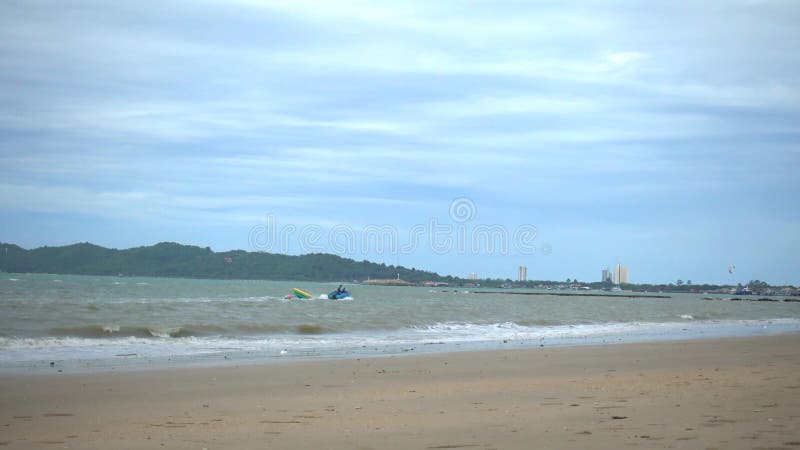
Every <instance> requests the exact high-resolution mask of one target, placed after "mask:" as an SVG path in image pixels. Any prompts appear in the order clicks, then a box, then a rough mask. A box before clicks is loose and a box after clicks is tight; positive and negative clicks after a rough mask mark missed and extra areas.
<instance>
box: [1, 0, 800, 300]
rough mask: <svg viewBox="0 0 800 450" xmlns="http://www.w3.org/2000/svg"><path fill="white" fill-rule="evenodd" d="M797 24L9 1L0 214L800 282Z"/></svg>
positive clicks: (204, 235)
mask: <svg viewBox="0 0 800 450" xmlns="http://www.w3.org/2000/svg"><path fill="white" fill-rule="evenodd" d="M799 23H800V3H798V2H796V1H794V0H787V1H778V0H776V1H769V0H765V1H760V0H729V1H709V2H698V1H694V0H691V1H664V2H641V1H602V2H600V1H597V2H595V1H586V0H578V1H569V0H567V1H558V2H535V1H496V0H492V1H469V2H466V1H460V2H455V1H436V2H432V1H395V2H381V1H329V0H307V1H270V0H240V1H230V0H226V1H219V2H215V1H204V0H196V1H191V2H180V1H173V2H151V1H146V0H145V1H142V0H139V1H135V2H131V1H115V2H108V1H72V0H53V1H38V0H5V1H3V2H2V3H0V105H2V107H1V108H0V241H5V242H13V243H17V244H20V245H22V246H24V247H28V248H30V247H36V246H41V245H62V244H69V243H74V242H81V241H90V242H94V243H97V244H100V245H104V246H109V247H116V248H127V247H131V246H138V245H149V244H153V243H156V242H160V241H177V242H181V243H187V244H196V245H201V246H206V245H208V246H211V247H212V248H213V249H215V250H227V249H233V248H242V249H247V250H266V251H281V252H289V253H295V254H296V253H305V252H308V251H331V252H336V253H339V254H342V255H343V256H347V257H352V258H355V259H359V260H361V259H370V260H376V261H380V262H385V263H387V264H402V265H405V266H409V267H411V266H413V267H417V268H425V269H429V270H435V271H438V272H440V273H447V274H454V275H459V276H466V275H467V274H468V273H470V272H476V273H477V274H478V275H479V276H481V277H489V276H490V277H509V278H514V277H515V276H516V268H517V266H518V265H521V264H523V265H526V266H527V267H528V276H529V278H533V279H556V280H563V279H566V278H568V277H569V278H578V279H579V280H587V281H589V280H599V278H600V271H601V270H602V269H603V268H605V267H611V266H613V265H614V264H616V263H618V262H621V263H623V264H625V265H627V266H628V267H629V268H630V272H631V278H632V281H634V282H670V281H673V282H674V281H675V280H677V279H679V278H680V279H683V280H686V279H691V280H693V281H695V282H733V283H735V282H747V281H748V280H750V279H762V280H767V281H770V282H774V283H783V282H790V283H794V284H800V271H799V270H798V269H800V236H799V232H800V201H798V198H800V176H798V175H799V172H800V53H799V52H798V51H797V49H798V47H799V46H800V27H798V24H799ZM370 233H372V234H370ZM434 234H436V235H435V236H434ZM376 236H377V237H376ZM504 239H505V245H504V243H503V240H504ZM379 240H382V243H383V246H382V248H381V245H379V243H378V241H379ZM393 240H394V241H395V242H396V244H397V245H396V246H395V247H393V246H392V245H391V244H392V241H393ZM490 241H491V242H490ZM492 243H494V245H491V244H492ZM731 264H733V265H735V266H736V270H735V271H734V274H729V273H728V271H727V268H728V266H729V265H731Z"/></svg>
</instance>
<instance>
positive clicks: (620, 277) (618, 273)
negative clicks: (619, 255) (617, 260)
mask: <svg viewBox="0 0 800 450" xmlns="http://www.w3.org/2000/svg"><path fill="white" fill-rule="evenodd" d="M630 282H631V281H630V277H629V276H628V268H627V267H625V266H623V265H621V264H617V265H616V267H614V284H628V283H630Z"/></svg>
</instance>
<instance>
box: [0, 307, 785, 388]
mask: <svg viewBox="0 0 800 450" xmlns="http://www.w3.org/2000/svg"><path fill="white" fill-rule="evenodd" d="M594 327H599V328H597V329H595V328H594ZM504 333H506V334H501V335H498V336H494V337H492V338H490V337H488V336H485V338H484V339H482V340H463V341H462V340H455V341H446V340H445V341H441V340H436V339H433V340H416V339H417V338H415V340H412V341H404V340H402V339H401V340H400V341H396V342H392V340H393V339H398V337H397V336H394V337H386V336H384V337H382V338H379V341H378V342H372V343H366V342H361V341H359V340H358V339H359V338H356V337H351V339H356V341H353V342H350V343H349V344H348V345H345V344H342V345H341V346H333V347H330V346H329V345H321V346H320V345H319V344H317V343H316V341H315V340H314V339H315V338H316V336H315V335H309V336H308V339H309V340H308V341H307V342H306V343H304V344H301V345H294V346H290V347H280V348H279V347H275V346H274V345H270V346H267V347H263V348H250V347H252V346H254V345H255V346H258V345H259V344H257V343H256V342H257V341H255V342H254V341H242V343H240V344H239V345H243V346H244V347H242V348H236V347H230V345H235V344H234V343H232V342H226V346H227V347H228V348H225V346H223V347H222V348H219V349H216V350H211V349H210V348H207V349H206V350H204V351H201V352H197V351H189V350H188V348H187V349H183V350H180V349H178V348H176V347H174V346H181V345H193V346H199V347H197V348H203V347H204V346H206V345H209V346H213V345H214V341H213V340H212V341H210V342H207V343H205V344H203V343H199V342H198V341H195V340H194V338H191V339H190V340H188V341H186V343H185V344H181V343H180V342H181V340H182V338H175V339H174V340H173V339H167V340H164V341H162V340H161V339H155V338H154V340H153V342H152V343H147V344H139V346H137V345H136V344H134V345H133V346H130V345H123V344H119V345H117V344H112V341H98V342H97V343H95V344H91V345H89V346H85V347H84V346H80V345H79V346H75V347H64V348H62V349H61V350H57V353H54V354H51V355H48V357H43V356H45V355H46V353H45V354H41V355H39V356H38V357H32V356H31V355H32V354H31V353H30V351H31V350H30V349H28V348H25V347H22V348H18V349H14V350H8V349H6V351H5V355H3V356H4V361H0V375H3V374H6V375H15V374H19V375H24V374H47V373H70V374H92V373H107V372H117V373H119V372H126V371H150V370H161V369H164V368H181V367H186V368H195V367H199V368H205V367H229V366H235V365H251V364H255V365H258V364H274V363H282V362H300V361H333V360H348V359H367V358H391V357H395V356H414V355H420V356H422V355H441V354H449V353H472V352H484V351H511V350H523V351H524V350H530V349H538V348H569V347H595V346H606V345H628V344H637V343H639V344H646V343H669V342H679V341H690V340H709V339H720V338H737V337H741V338H746V337H755V336H770V335H780V334H790V333H800V322H798V321H797V320H795V319H763V320H740V321H730V322H727V323H726V322H710V323H707V322H695V321H692V320H688V321H685V322H666V323H644V324H637V323H614V324H599V325H577V326H576V325H563V326H553V327H550V329H549V330H547V329H544V330H543V329H538V330H537V331H536V334H537V335H536V336H525V335H523V334H520V333H521V331H520V330H511V331H507V332H504ZM335 337H338V338H342V336H335ZM288 338H289V339H290V340H294V339H296V338H295V337H288ZM319 338H321V339H323V340H328V339H331V338H334V336H327V335H319ZM406 338H407V337H406ZM122 339H123V340H124V339H127V338H122ZM164 339H166V338H164ZM345 339H347V338H346V337H345ZM88 349H91V351H92V352H93V353H92V354H91V355H90V356H88V357H87V356H86V355H85V354H83V355H82V352H86V350H88ZM170 351H172V352H176V353H171V352H170ZM64 352H67V353H66V354H67V355H70V356H69V357H68V358H64V355H65V353H64ZM100 352H102V353H100ZM15 354H16V355H19V357H25V358H27V359H24V360H14V359H13V357H14V355H15ZM72 355H75V356H72Z"/></svg>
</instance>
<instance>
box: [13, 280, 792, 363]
mask: <svg viewBox="0 0 800 450" xmlns="http://www.w3.org/2000/svg"><path fill="white" fill-rule="evenodd" d="M337 286H338V283H310V282H288V281H251V280H198V279H169V278H131V277H101V276H73V275H46V274H9V273H0V372H43V371H44V372H47V371H64V372H68V371H71V372H78V371H103V370H120V369H129V370H136V369H147V368H158V367H165V366H185V365H192V364H203V365H209V364H210V365H214V364H242V363H246V362H259V363H260V362H266V361H282V360H291V359H295V360H297V359H320V358H361V357H376V356H396V355H405V354H420V353H433V352H452V351H475V350H490V349H512V348H531V347H552V346H568V345H599V344H600V345H602V344H605V345H608V344H618V343H629V342H648V341H667V340H681V339H703V338H715V337H728V336H731V337H732V336H752V335H764V334H776V333H789V332H798V331H800V303H797V302H786V301H783V299H784V298H785V297H775V298H772V299H771V300H776V301H757V300H758V299H756V298H747V299H742V300H739V301H737V300H733V299H732V297H734V296H731V295H719V294H716V295H710V294H655V295H651V294H646V293H631V292H624V291H623V292H617V293H609V292H602V291H568V292H552V291H536V290H501V289H488V288H470V289H463V288H448V287H438V288H426V287H389V286H365V285H359V284H345V286H346V287H347V288H348V289H349V290H350V292H351V293H352V298H351V299H348V300H327V299H322V298H320V297H319V296H320V295H323V296H324V294H326V293H328V292H330V291H332V290H334V289H336V287H337ZM294 287H298V288H300V289H303V290H305V291H307V292H309V293H311V294H312V295H314V297H315V298H312V299H310V300H300V299H297V298H288V299H287V297H286V296H287V294H291V292H292V288H294ZM529 294H535V295H529ZM557 294H579V295H557ZM656 295H660V296H666V297H667V298H662V297H660V296H656Z"/></svg>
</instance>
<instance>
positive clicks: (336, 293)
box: [328, 291, 353, 300]
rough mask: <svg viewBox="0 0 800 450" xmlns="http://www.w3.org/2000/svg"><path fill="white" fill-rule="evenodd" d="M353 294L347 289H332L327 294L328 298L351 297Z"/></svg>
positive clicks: (340, 298)
mask: <svg viewBox="0 0 800 450" xmlns="http://www.w3.org/2000/svg"><path fill="white" fill-rule="evenodd" d="M352 296H353V295H352V294H350V292H349V291H333V292H331V293H329V294H328V299H329V300H342V299H345V298H348V297H352Z"/></svg>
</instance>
